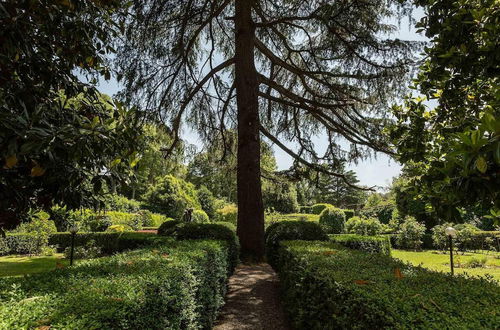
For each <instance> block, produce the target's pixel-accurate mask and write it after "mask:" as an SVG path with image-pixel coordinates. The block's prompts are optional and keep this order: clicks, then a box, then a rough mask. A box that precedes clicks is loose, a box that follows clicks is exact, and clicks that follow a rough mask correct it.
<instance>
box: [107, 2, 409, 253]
mask: <svg viewBox="0 0 500 330" xmlns="http://www.w3.org/2000/svg"><path fill="white" fill-rule="evenodd" d="M402 3H405V5H404V6H403V5H402ZM408 7H409V5H408V3H406V2H404V1H398V0H389V1H381V0H360V1H322V0H318V1H303V0H287V1H276V0H248V1H238V0H237V1H234V0H188V1H182V2H179V1H156V0H149V1H144V0H140V1H139V0H137V1H134V2H133V5H132V6H131V7H130V9H129V11H130V14H131V15H130V16H129V22H128V23H129V24H128V29H127V38H126V40H125V41H124V44H123V45H122V47H120V54H119V55H120V56H118V62H117V63H118V66H119V68H120V70H121V72H122V74H123V77H124V78H125V83H124V87H125V90H124V93H123V97H124V99H126V100H127V101H129V102H130V103H131V104H136V105H139V106H140V107H141V108H144V109H146V110H148V111H150V112H156V113H157V114H158V116H159V117H161V118H162V119H163V120H164V121H165V122H167V123H170V125H171V126H172V128H173V131H174V132H175V133H174V142H176V141H177V140H178V139H179V135H178V132H179V130H180V128H181V127H182V124H183V123H189V124H190V125H191V127H193V128H195V129H196V130H197V131H198V132H199V133H200V134H201V136H202V139H203V140H204V141H210V140H211V139H213V138H214V137H215V136H216V134H214V132H217V131H218V132H222V131H223V130H224V129H225V128H226V127H229V128H234V129H237V132H238V152H237V155H238V157H237V167H236V168H237V182H238V186H237V200H238V210H239V212H238V236H239V238H240V242H241V247H242V252H243V254H246V255H253V256H254V257H257V258H261V257H262V256H263V255H264V205H263V202H262V189H261V170H260V168H261V167H260V163H261V159H260V156H261V144H260V135H261V134H262V135H263V136H264V137H266V138H267V139H269V140H270V141H271V142H273V143H275V144H276V145H277V146H278V147H280V148H281V149H283V150H284V151H285V152H287V153H288V154H290V155H291V156H292V157H293V158H294V159H296V160H297V161H298V162H299V163H300V164H302V165H306V166H310V167H317V164H319V163H321V162H325V163H333V162H337V161H339V159H342V160H348V161H350V160H354V159H357V158H360V157H364V156H367V153H368V152H369V150H376V151H381V152H390V150H389V149H388V148H387V144H386V141H385V138H383V137H382V134H380V133H381V130H382V128H383V127H384V125H385V123H386V121H385V120H384V113H385V109H386V108H387V105H388V103H389V102H390V101H391V100H392V99H393V97H394V95H395V94H396V93H397V92H401V89H404V88H405V86H406V79H407V73H408V71H409V70H408V69H409V64H410V62H411V59H410V57H411V53H412V50H413V49H414V48H415V47H413V45H414V43H413V44H412V43H409V42H404V41H401V40H397V39H391V38H390V36H389V34H390V33H391V32H393V31H394V30H395V27H394V26H393V25H391V23H390V21H391V19H394V18H396V17H397V16H401V15H404V14H406V12H407V11H406V9H408ZM321 133H322V134H324V135H325V139H326V140H327V142H328V147H327V148H326V152H325V154H324V155H322V156H320V155H318V154H317V153H316V152H315V150H314V145H313V142H312V138H313V137H314V136H316V135H318V134H321ZM345 141H347V142H348V143H349V144H350V150H347V151H346V150H343V149H342V147H341V145H342V144H341V142H345ZM286 142H292V143H293V145H295V146H298V150H293V149H292V148H290V147H289V144H287V143H286ZM329 174H330V175H333V176H337V177H339V178H343V179H345V181H346V182H348V180H347V178H346V177H345V176H344V175H343V174H340V173H335V172H330V173H329Z"/></svg>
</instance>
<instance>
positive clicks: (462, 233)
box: [455, 223, 479, 251]
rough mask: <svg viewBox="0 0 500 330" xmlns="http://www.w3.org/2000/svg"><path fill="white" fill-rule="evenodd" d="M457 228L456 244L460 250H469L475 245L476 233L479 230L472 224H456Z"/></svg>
mask: <svg viewBox="0 0 500 330" xmlns="http://www.w3.org/2000/svg"><path fill="white" fill-rule="evenodd" d="M455 229H456V230H457V238H456V244H457V247H458V249H459V250H460V251H468V250H471V249H472V247H473V242H474V235H475V233H477V232H478V231H479V229H478V228H477V227H476V226H473V225H470V224H466V223H464V224H459V225H456V226H455Z"/></svg>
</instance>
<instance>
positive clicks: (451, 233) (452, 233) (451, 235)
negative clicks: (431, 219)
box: [444, 227, 457, 275]
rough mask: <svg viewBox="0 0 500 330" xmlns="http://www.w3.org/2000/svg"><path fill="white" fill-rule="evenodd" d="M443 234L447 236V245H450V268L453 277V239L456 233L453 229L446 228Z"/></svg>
mask: <svg viewBox="0 0 500 330" xmlns="http://www.w3.org/2000/svg"><path fill="white" fill-rule="evenodd" d="M444 232H445V233H446V236H448V244H449V245H450V267H451V275H453V273H454V271H453V238H454V237H456V236H457V231H456V229H455V228H453V227H447V228H446V229H445V230H444Z"/></svg>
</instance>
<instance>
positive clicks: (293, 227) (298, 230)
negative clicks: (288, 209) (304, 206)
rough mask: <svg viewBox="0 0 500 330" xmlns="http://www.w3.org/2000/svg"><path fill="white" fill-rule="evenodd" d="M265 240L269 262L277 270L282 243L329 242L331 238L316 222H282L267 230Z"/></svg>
mask: <svg viewBox="0 0 500 330" xmlns="http://www.w3.org/2000/svg"><path fill="white" fill-rule="evenodd" d="M264 239H265V243H266V257H267V262H268V263H269V264H270V265H271V266H272V267H273V268H275V267H276V264H277V258H278V249H279V246H280V242H281V241H287V240H304V241H328V239H329V238H328V235H327V234H326V232H325V231H324V230H323V228H322V227H321V226H320V225H319V224H317V223H315V222H306V221H280V222H276V223H273V224H272V225H270V226H269V227H268V228H267V229H266V233H265V237H264Z"/></svg>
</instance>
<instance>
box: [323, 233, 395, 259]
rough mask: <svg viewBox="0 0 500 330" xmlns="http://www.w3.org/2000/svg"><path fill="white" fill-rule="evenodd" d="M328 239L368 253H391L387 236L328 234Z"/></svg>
mask: <svg viewBox="0 0 500 330" xmlns="http://www.w3.org/2000/svg"><path fill="white" fill-rule="evenodd" d="M329 236H330V240H332V241H333V242H336V243H339V244H340V245H343V246H345V247H348V248H350V249H355V250H362V251H366V252H369V253H382V254H385V255H390V254H391V241H390V239H389V237H388V236H364V235H353V234H342V235H329Z"/></svg>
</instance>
